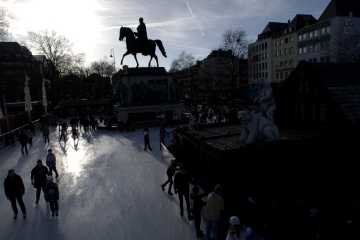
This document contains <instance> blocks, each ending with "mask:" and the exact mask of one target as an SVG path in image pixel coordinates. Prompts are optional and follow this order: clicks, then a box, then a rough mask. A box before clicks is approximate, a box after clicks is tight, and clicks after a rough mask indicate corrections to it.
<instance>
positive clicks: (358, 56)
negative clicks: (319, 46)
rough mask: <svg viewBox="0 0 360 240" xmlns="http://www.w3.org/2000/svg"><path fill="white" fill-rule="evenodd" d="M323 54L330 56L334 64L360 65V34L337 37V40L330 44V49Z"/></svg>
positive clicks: (338, 35)
mask: <svg viewBox="0 0 360 240" xmlns="http://www.w3.org/2000/svg"><path fill="white" fill-rule="evenodd" d="M323 44H324V45H326V44H325V43H323ZM323 53H324V55H327V56H329V57H330V59H331V61H333V62H343V63H358V64H360V32H356V33H353V34H349V35H342V34H337V35H335V38H334V39H333V40H332V41H331V42H330V44H329V46H328V48H325V49H324V50H323Z"/></svg>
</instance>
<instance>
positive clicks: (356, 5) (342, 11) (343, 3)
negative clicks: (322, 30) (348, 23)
mask: <svg viewBox="0 0 360 240" xmlns="http://www.w3.org/2000/svg"><path fill="white" fill-rule="evenodd" d="M349 12H352V13H353V17H360V0H331V1H330V3H329V5H328V6H327V7H326V8H325V10H324V12H323V13H322V14H321V16H320V17H319V20H318V21H319V22H322V21H325V20H328V19H331V18H334V17H338V16H349Z"/></svg>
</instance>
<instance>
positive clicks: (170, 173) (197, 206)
mask: <svg viewBox="0 0 360 240" xmlns="http://www.w3.org/2000/svg"><path fill="white" fill-rule="evenodd" d="M166 176H167V180H166V181H165V182H164V183H163V184H161V189H162V191H165V187H166V186H167V184H169V187H168V191H167V193H168V195H169V196H173V193H172V187H173V188H174V193H175V194H177V195H178V197H179V205H180V212H179V214H180V216H181V217H183V216H184V200H185V204H186V211H187V217H188V220H189V221H194V223H195V230H196V238H204V237H206V240H210V239H213V240H218V239H219V234H220V218H221V211H222V210H224V208H225V204H224V199H223V198H222V196H221V195H222V192H223V188H222V186H221V185H220V184H217V185H216V186H215V188H214V190H213V191H212V192H211V193H205V192H203V193H200V188H199V186H197V184H196V182H195V181H194V180H193V179H192V177H191V176H190V174H189V172H188V171H187V170H186V168H185V166H184V164H180V163H178V162H177V161H176V160H171V163H170V165H169V167H168V168H167V170H166ZM173 178H174V179H173ZM190 185H193V187H192V191H191V193H190V187H189V186H190ZM204 198H206V201H204V200H203V199H204ZM203 209H204V216H205V223H206V230H205V234H204V232H203V230H202V229H201V227H200V226H201V212H202V210H203ZM251 232H252V229H251V228H249V227H248V228H245V227H244V226H243V225H242V224H241V223H240V220H239V218H238V217H237V216H232V217H231V218H230V227H229V230H228V233H227V238H226V240H230V239H234V240H245V239H246V237H248V236H249V235H250V234H251Z"/></svg>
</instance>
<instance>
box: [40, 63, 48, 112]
mask: <svg viewBox="0 0 360 240" xmlns="http://www.w3.org/2000/svg"><path fill="white" fill-rule="evenodd" d="M40 72H41V78H42V80H43V81H42V97H43V106H44V109H45V114H47V105H48V103H47V99H46V84H45V78H44V75H43V71H42V66H41V68H40Z"/></svg>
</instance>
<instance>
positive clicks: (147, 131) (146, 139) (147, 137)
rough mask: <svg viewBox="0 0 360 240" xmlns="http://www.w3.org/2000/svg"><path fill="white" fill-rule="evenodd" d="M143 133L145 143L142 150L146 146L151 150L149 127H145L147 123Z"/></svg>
mask: <svg viewBox="0 0 360 240" xmlns="http://www.w3.org/2000/svg"><path fill="white" fill-rule="evenodd" d="M143 133H144V143H145V147H144V150H146V147H149V149H150V150H152V148H151V146H150V140H149V128H148V127H147V125H145V128H144V131H143Z"/></svg>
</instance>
